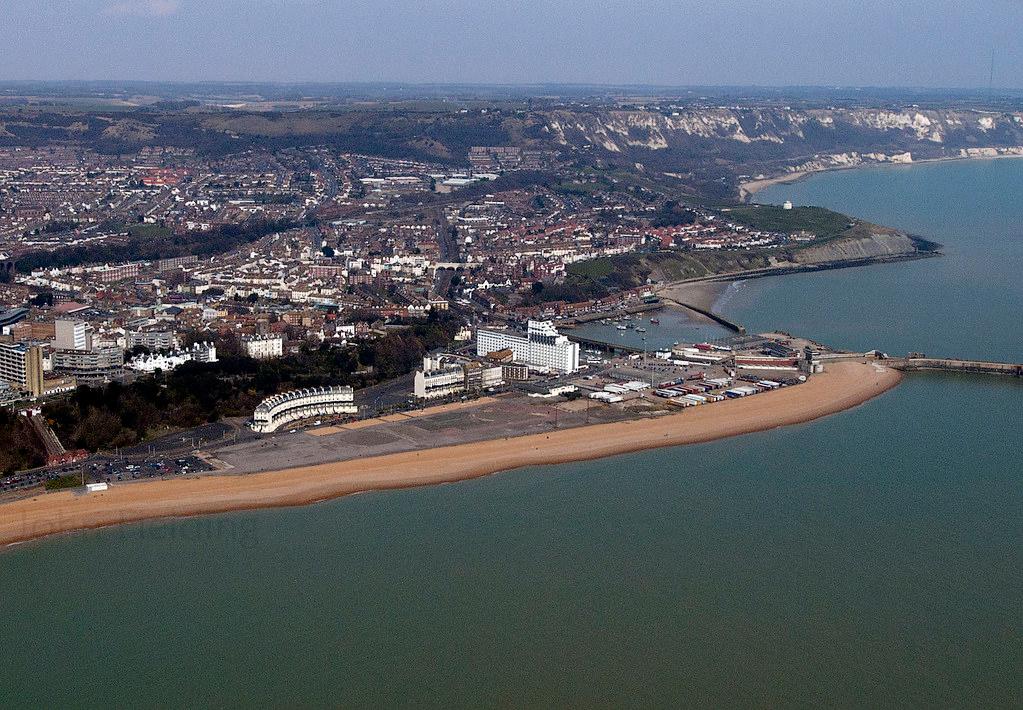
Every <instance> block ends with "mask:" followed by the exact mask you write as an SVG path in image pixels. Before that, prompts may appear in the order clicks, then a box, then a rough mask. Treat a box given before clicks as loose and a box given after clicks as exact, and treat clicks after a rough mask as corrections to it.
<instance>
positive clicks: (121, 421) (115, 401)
mask: <svg viewBox="0 0 1023 710" xmlns="http://www.w3.org/2000/svg"><path fill="white" fill-rule="evenodd" d="M459 327H460V321H459V319H458V318H456V317H453V316H450V315H440V316H434V317H432V318H430V319H429V320H428V321H427V322H425V323H424V322H418V323H414V324H409V325H407V327H400V328H396V329H394V330H393V331H392V332H389V333H388V334H387V335H385V336H383V337H381V338H377V339H375V340H367V341H365V342H362V343H359V344H358V345H356V346H354V347H335V346H333V345H331V344H329V343H324V344H322V345H319V346H311V345H305V346H303V347H302V348H301V350H300V352H299V353H297V354H295V355H290V356H287V357H284V358H278V359H276V360H262V361H257V360H253V359H251V358H247V357H244V356H241V355H240V354H238V353H239V351H240V349H239V348H238V346H237V342H235V343H233V344H232V343H230V342H228V341H229V340H232V338H220V339H218V341H217V342H218V345H219V347H218V354H219V355H220V356H221V359H220V361H219V362H216V363H194V362H193V363H186V364H185V365H182V366H181V367H179V368H177V369H176V370H173V371H172V372H168V373H158V374H156V375H154V376H151V377H144V378H142V379H139V380H137V381H136V382H134V383H132V384H130V385H122V384H119V383H113V384H109V385H107V386H106V387H103V388H87V387H80V388H78V389H77V390H76V391H75V392H74V393H72V394H71V395H70V396H69V397H67V398H66V399H63V400H60V401H55V402H52V403H50V404H48V405H46V407H45V409H44V414H45V416H46V418H47V420H48V421H49V422H50V425H51V426H52V427H53V429H54V431H55V432H56V433H57V436H58V437H59V438H60V440H61V441H62V442H63V443H64V445H65V446H67V447H68V448H83V449H88V450H89V451H96V450H99V449H110V448H113V447H115V446H130V445H133V444H137V443H139V442H141V441H144V440H146V439H148V438H152V437H155V436H160V435H163V434H166V433H169V432H171V431H173V430H175V429H182V428H188V427H194V426H199V425H201V424H204V423H207V422H215V421H218V420H220V419H221V418H223V417H240V416H251V414H252V411H253V409H255V407H256V405H257V404H258V403H259V402H260V400H262V399H263V398H265V397H267V396H269V395H271V394H275V393H277V392H281V391H286V390H290V389H297V388H302V387H320V386H326V385H352V386H354V387H362V386H368V385H372V384H375V383H377V382H380V381H383V380H387V379H392V378H395V377H399V376H401V375H405V374H408V373H409V372H411V371H412V370H414V369H415V368H416V367H418V366H419V365H420V363H421V362H422V358H423V355H425V354H426V353H427V352H428V351H430V350H433V349H436V348H439V347H443V346H445V345H447V344H448V343H450V342H451V340H452V339H453V337H454V334H455V332H456V331H457V330H458V328H459ZM198 339H202V336H198ZM232 345H233V346H232Z"/></svg>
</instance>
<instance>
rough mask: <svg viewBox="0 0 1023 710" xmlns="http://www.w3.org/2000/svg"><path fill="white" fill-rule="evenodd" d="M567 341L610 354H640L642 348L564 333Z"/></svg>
mask: <svg viewBox="0 0 1023 710" xmlns="http://www.w3.org/2000/svg"><path fill="white" fill-rule="evenodd" d="M566 335H567V336H568V339H569V340H571V341H572V342H573V343H579V345H580V346H581V347H588V348H595V349H597V350H603V351H605V352H609V353H612V354H615V353H627V354H632V353H641V352H643V348H641V347H636V346H635V345H626V344H624V343H610V342H608V341H606V340H596V339H595V338H585V337H583V336H581V335H576V334H575V333H572V332H571V331H570V332H568V333H566ZM648 350H649V349H648Z"/></svg>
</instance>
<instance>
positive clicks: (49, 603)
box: [0, 160, 1023, 708]
mask: <svg viewBox="0 0 1023 710" xmlns="http://www.w3.org/2000/svg"><path fill="white" fill-rule="evenodd" d="M1021 193H1023V161H1010V160H1004V161H993V162H985V163H958V164H943V165H934V166H920V167H913V168H908V169H892V170H887V169H885V170H864V171H860V172H846V173H834V174H828V175H823V176H819V177H816V178H813V179H811V180H807V181H805V182H802V183H799V184H797V185H789V186H781V187H777V188H774V189H772V190H771V191H770V192H766V193H764V194H763V195H761V199H764V200H779V201H780V200H784V199H786V198H790V199H792V200H793V201H794V202H797V203H800V204H822V205H826V206H830V207H834V208H836V209H841V210H845V211H847V212H849V213H851V214H855V215H858V216H861V217H864V218H868V219H873V220H875V221H878V222H884V223H890V224H894V225H897V226H900V227H904V228H906V229H910V230H913V231H915V232H918V233H920V234H922V235H924V236H928V237H931V238H934V239H936V240H938V241H941V242H943V243H944V244H946V253H947V256H945V257H944V258H941V259H931V260H925V261H919V262H913V263H908V264H896V265H887V266H878V267H868V268H864V269H849V270H844V271H832V272H826V273H821V274H813V275H806V276H792V277H785V278H778V279H764V280H760V281H750V282H747V283H745V284H743V285H742V286H741V287H740V288H739V289H737V290H735V291H733V292H732V293H731V294H729V296H728V297H727V298H726V301H725V303H724V304H723V306H722V307H723V308H724V309H725V311H726V312H727V313H728V314H729V315H730V316H732V317H735V318H737V319H739V320H741V321H743V322H745V323H747V324H748V325H750V326H752V327H753V328H756V329H761V328H769V327H780V328H785V329H788V330H791V331H793V332H800V333H806V334H808V335H812V336H814V337H817V338H818V339H820V340H822V341H825V342H828V343H833V344H836V345H841V346H847V347H857V348H868V347H880V348H883V349H886V350H889V351H891V352H897V353H901V352H903V351H906V350H910V349H914V350H924V351H927V352H929V353H930V352H934V353H939V354H945V353H947V354H951V355H974V356H983V357H997V358H1004V359H1013V360H1016V361H1020V360H1023V326H1021V325H1020V320H1021V319H1020V306H1021V305H1023V291H1021V280H1020V272H1021V267H1023V227H1021V225H1023V200H1020V199H1019V195H1020V194H1021ZM660 327H661V328H669V329H670V328H672V327H674V326H673V325H672V323H662V325H661V326H660ZM679 327H680V328H681V326H679ZM651 331H652V329H651ZM661 337H665V338H667V336H665V335H658V338H661ZM668 339H669V340H672V339H682V336H681V335H680V336H678V337H675V338H668ZM1021 424H1023V384H1021V383H1018V382H1015V381H1011V380H1002V379H996V378H983V377H949V376H941V375H915V376H912V377H909V378H907V380H906V381H905V382H904V384H903V385H901V386H900V387H899V388H897V389H896V390H893V391H891V392H889V393H887V394H886V395H884V396H882V397H881V398H879V399H876V400H874V401H872V402H869V403H868V404H866V405H864V406H862V407H859V408H857V409H855V410H852V411H849V412H845V413H842V414H840V415H837V416H834V417H830V418H827V419H824V420H821V421H818V422H814V423H811V424H807V425H803V426H798V427H791V428H787V429H783V430H778V431H772V432H765V433H761V434H754V435H750V436H745V437H741V438H738V439H730V440H726V441H720V442H715V443H712V444H705V445H700V446H693V447H686V448H675V449H665V450H660V451H651V452H646V453H641V454H634V455H628V456H621V457H616V458H611V459H606V460H602V461H596V462H589V463H583V464H574V465H564V466H552V467H541V468H531V469H526V470H521V471H516V472H513V473H509V474H503V475H498V476H493V477H490V478H486V479H483V480H478V481H472V482H467V483H460V484H455V485H448V486H440V487H435V488H428V489H420V490H413V491H397V492H386V493H372V494H366V495H360V496H355V497H350V498H347V499H343V500H339V501H333V502H330V503H325V504H320V505H314V506H310V507H306V508H297V509H289V510H276V511H259V512H250V513H242V514H231V515H223V516H216V517H211V518H201V519H195V520H187V521H176V522H169V523H146V524H141V525H134V526H127V527H122V528H115V529H108V530H101V531H96V532H91V533H88V534H81V535H74V536H67V537H62V538H57V539H52V540H46V541H42V542H38V543H33V544H29V545H25V546H21V547H18V548H15V549H14V550H11V551H8V552H6V553H4V554H0V609H2V613H3V616H2V617H0V649H3V659H4V671H5V672H4V674H3V681H2V682H0V705H3V706H22V707H40V706H51V707H53V706H59V707H111V706H128V705H131V706H137V705H161V706H171V707H182V706H195V705H204V706H205V705H216V706H243V705H257V704H258V705H273V706H282V707H295V706H311V705H313V706H315V705H406V706H407V705H416V706H429V707H451V706H459V705H487V706H493V705H502V706H551V705H573V706H583V707H594V706H603V707H621V706H623V705H628V706H669V705H670V706H689V707H744V706H745V707H752V706H756V707H781V706H800V707H818V706H842V707H844V706H853V707H890V706H914V707H920V706H925V707H951V706H958V707H971V708H973V707H991V706H1004V707H1012V706H1015V707H1019V706H1020V705H1021V703H1023V673H1021V669H1023V640H1021V634H1023V553H1021V550H1023V463H1021V460H1020V448H1019V444H1020V439H1019V433H1020V425H1021Z"/></svg>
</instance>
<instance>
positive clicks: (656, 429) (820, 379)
mask: <svg viewBox="0 0 1023 710" xmlns="http://www.w3.org/2000/svg"><path fill="white" fill-rule="evenodd" d="M899 379H900V375H899V373H898V372H896V371H895V370H891V369H889V368H886V367H883V366H881V365H878V364H875V363H867V362H854V361H847V362H839V363H831V364H829V365H828V371H827V372H825V373H824V374H821V375H816V376H814V377H813V378H811V380H810V381H809V382H807V383H805V384H803V385H800V386H798V387H789V388H784V389H780V390H776V391H772V392H766V393H763V394H759V395H756V396H753V397H748V398H744V399H737V400H730V401H727V402H720V403H717V404H711V405H704V406H702V407H694V408H692V409H688V410H685V411H681V412H678V413H673V414H665V415H662V416H660V417H656V418H645V419H637V420H631V421H626V422H618V423H612V424H599V425H594V426H584V427H577V428H573V429H561V430H554V431H551V432H550V433H548V434H532V435H528V436H519V437H510V438H505V439H499V440H490V441H483V442H478V443H471V444H458V445H454V446H447V447H442V448H434V449H425V450H420V451H409V452H404V453H398V454H391V455H386V456H379V457H375V458H365V459H356V460H350V461H343V462H338V463H327V464H320V465H315V466H306V467H302V468H291V469H286V470H282V471H271V472H264V473H253V474H247V475H207V476H199V477H194V478H189V479H175V480H161V481H147V482H140V483H129V484H114V485H111V486H110V488H109V489H108V490H107V491H104V492H101V493H89V494H82V493H76V492H71V491H62V492H58V493H51V494H40V495H38V496H36V497H34V498H30V499H22V500H18V501H13V502H11V503H7V504H3V505H0V545H7V544H11V543H16V542H21V541H25V540H31V539H35V538H40V537H45V536H47V535H53V534H57V533H62V532H69V531H74V530H82V529H88V528H97V527H104V526H108V525H117V524H122V523H129V522H135V521H140V520H146V519H152V518H167V517H180V516H191V515H205V514H210V513H218V512H226V511H232V510H246V509H254V508H269V507H279V506H294V505H304V504H308V503H313V502H316V501H320V500H326V499H330V498H337V497H339V496H343V495H347V494H351V493H357V492H361V491H370V490H384V489H393V488H407V487H414V486H424V485H433V484H438V483H446V482H453V481H459V480H466V479H470V478H475V477H478V476H484V475H487V474H491V473H496V472H499V471H509V470H512V469H515V468H520V467H523V466H533V465H541V464H555V463H564V462H569V461H582V460H587V459H595V458H601V457H605V456H612V455H615V454H622V453H628V452H632V451H639V450H643V449H651V448H656V447H661V446H677V445H683V444H693V443H699V442H705V441H711V440H714V439H719V438H723V437H729V436H736V435H739V434H745V433H750V432H755V431H762V430H766V429H773V428H776V427H780V426H787V425H792V424H799V423H802V422H807V421H811V420H813V419H817V418H819V417H823V416H827V415H829V414H834V413H836V412H840V411H842V410H845V409H849V408H851V407H854V406H856V405H858V404H861V403H863V402H865V401H867V400H869V399H871V398H872V397H875V396H877V395H879V394H881V393H882V392H884V391H886V390H888V389H890V388H892V387H894V386H895V385H896V384H898V382H899ZM622 475H628V474H627V473H626V472H623V474H622Z"/></svg>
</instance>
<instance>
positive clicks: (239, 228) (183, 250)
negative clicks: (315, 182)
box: [16, 219, 297, 273]
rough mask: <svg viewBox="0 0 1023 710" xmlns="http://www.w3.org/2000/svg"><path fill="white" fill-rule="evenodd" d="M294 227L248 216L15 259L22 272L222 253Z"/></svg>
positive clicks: (287, 223)
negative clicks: (211, 225)
mask: <svg viewBox="0 0 1023 710" xmlns="http://www.w3.org/2000/svg"><path fill="white" fill-rule="evenodd" d="M295 226H297V225H296V224H295V223H294V222H292V221H290V220H260V219H252V220H248V221H246V222H242V223H241V224H225V225H222V226H219V227H216V228H214V229H212V230H210V231H209V232H194V233H188V234H182V235H173V234H172V235H168V236H166V237H156V238H154V237H153V235H152V234H149V233H139V234H137V235H136V236H129V238H128V240H127V241H125V242H121V243H118V244H89V245H82V246H74V247H65V248H62V249H55V250H53V251H32V252H28V253H27V254H24V255H22V256H21V257H19V258H18V261H17V264H16V265H17V268H18V270H19V271H21V272H22V273H25V272H28V271H32V270H33V269H52V268H57V267H66V266H78V265H79V264H96V263H114V262H122V261H154V260H156V259H166V258H169V257H175V256H188V255H192V254H195V255H197V256H202V255H210V254H222V253H224V252H227V251H230V250H232V249H234V248H236V247H239V246H241V245H242V244H247V243H250V242H254V241H256V240H258V239H262V238H263V237H265V236H266V235H268V234H273V233H274V232H281V231H284V230H286V229H291V228H292V227H295Z"/></svg>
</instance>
